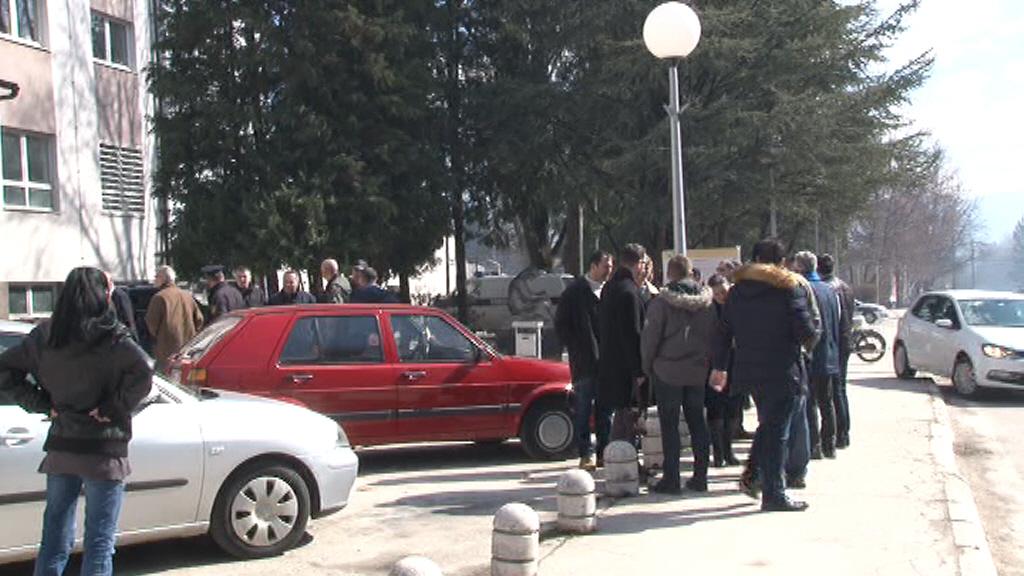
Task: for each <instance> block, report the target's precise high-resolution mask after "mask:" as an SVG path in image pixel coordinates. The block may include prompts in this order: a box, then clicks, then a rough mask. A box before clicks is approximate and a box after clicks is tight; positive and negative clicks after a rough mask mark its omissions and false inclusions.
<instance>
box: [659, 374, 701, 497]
mask: <svg viewBox="0 0 1024 576" xmlns="http://www.w3.org/2000/svg"><path fill="white" fill-rule="evenodd" d="M654 394H655V398H656V399H657V402H658V422H659V423H660V424H661V450H662V452H663V453H664V455H665V463H664V465H663V466H664V468H663V470H664V475H663V477H664V478H665V479H666V480H667V481H668V482H672V481H673V479H674V480H675V481H676V482H678V481H679V453H680V451H681V449H682V447H681V444H680V441H679V412H680V409H682V413H683V418H685V419H686V426H687V427H688V428H689V429H690V442H691V443H692V446H693V477H694V478H697V479H698V480H706V479H707V477H708V459H709V458H710V454H709V452H710V438H709V436H708V424H707V421H705V420H704V387H703V386H670V385H668V384H665V383H663V382H661V381H658V380H655V382H654Z"/></svg>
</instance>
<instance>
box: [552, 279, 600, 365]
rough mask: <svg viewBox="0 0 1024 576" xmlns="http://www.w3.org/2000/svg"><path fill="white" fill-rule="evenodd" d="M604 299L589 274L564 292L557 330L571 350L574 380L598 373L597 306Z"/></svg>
mask: <svg viewBox="0 0 1024 576" xmlns="http://www.w3.org/2000/svg"><path fill="white" fill-rule="evenodd" d="M600 303H601V301H600V300H599V299H598V297H597V295H596V294H594V291H593V290H592V289H591V287H590V281H589V280H587V278H586V277H585V276H580V277H579V278H576V279H575V280H573V282H572V283H571V284H569V286H568V287H566V289H565V290H564V291H563V292H562V296H561V299H560V300H559V302H558V310H556V311H555V331H556V332H558V339H559V340H561V341H562V343H563V344H565V346H566V348H568V349H569V369H570V370H571V371H572V379H573V381H576V380H579V379H581V378H593V377H594V376H597V359H598V358H599V357H600V356H599V354H600V350H599V348H598V342H599V337H598V333H597V332H598V329H597V326H598V320H597V309H598V306H599V305H600Z"/></svg>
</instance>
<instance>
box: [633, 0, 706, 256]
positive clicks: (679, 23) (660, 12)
mask: <svg viewBox="0 0 1024 576" xmlns="http://www.w3.org/2000/svg"><path fill="white" fill-rule="evenodd" d="M699 40H700V20H699V19H698V18H697V14H696V13H694V11H693V10H692V9H691V8H690V7H689V6H687V5H686V4H683V3H682V2H665V3H664V4H661V5H659V6H658V7H656V8H655V9H654V10H651V12H650V14H648V15H647V19H646V20H645V21H644V44H645V45H646V46H647V49H648V50H649V51H650V52H651V54H654V55H655V56H657V57H658V58H661V59H663V60H670V62H671V66H670V67H669V70H668V92H669V97H668V106H666V107H665V111H666V112H668V120H669V130H670V133H671V136H672V158H671V164H672V246H673V248H674V249H675V251H676V252H677V253H679V254H684V255H685V254H686V206H685V200H684V197H683V141H682V134H681V129H680V127H679V116H680V114H681V113H682V110H680V108H679V60H681V59H683V58H685V57H686V56H688V55H689V54H690V52H693V49H694V48H696V47H697V42H698V41H699Z"/></svg>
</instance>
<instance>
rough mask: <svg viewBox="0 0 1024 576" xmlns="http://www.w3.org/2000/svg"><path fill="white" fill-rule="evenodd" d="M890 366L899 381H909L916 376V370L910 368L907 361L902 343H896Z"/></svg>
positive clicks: (905, 349)
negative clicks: (891, 365)
mask: <svg viewBox="0 0 1024 576" xmlns="http://www.w3.org/2000/svg"><path fill="white" fill-rule="evenodd" d="M892 364H893V368H894V369H895V371H896V377H897V378H899V379H900V380H910V379H911V378H913V377H914V375H915V374H917V370H914V369H913V368H911V367H910V360H908V359H907V347H906V346H904V345H903V343H902V342H897V343H896V347H895V348H894V349H893V351H892Z"/></svg>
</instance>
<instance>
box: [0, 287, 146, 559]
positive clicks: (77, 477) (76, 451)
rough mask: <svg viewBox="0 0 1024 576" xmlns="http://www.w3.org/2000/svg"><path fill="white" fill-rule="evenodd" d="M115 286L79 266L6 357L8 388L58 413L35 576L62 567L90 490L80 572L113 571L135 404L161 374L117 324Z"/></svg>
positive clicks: (1, 376) (27, 402) (37, 407)
mask: <svg viewBox="0 0 1024 576" xmlns="http://www.w3.org/2000/svg"><path fill="white" fill-rule="evenodd" d="M112 288H113V286H112V285H111V282H110V279H109V277H108V276H107V275H106V273H104V272H103V271H102V270H97V269H96V268H88V267H82V268H75V269H74V270H72V271H71V273H69V274H68V277H67V279H66V280H65V281H64V286H63V288H62V289H61V292H60V296H59V297H58V298H57V306H56V309H55V310H54V312H53V316H52V317H51V319H50V320H49V321H46V322H43V323H42V324H40V325H39V326H37V327H36V328H35V329H34V330H32V332H31V333H30V334H29V335H28V336H27V337H26V338H25V339H24V340H23V341H22V342H21V343H20V344H19V345H17V346H14V347H13V348H10V349H8V350H7V351H6V352H4V353H3V354H0V393H2V394H6V395H7V396H8V397H9V398H11V399H12V400H13V401H14V402H16V403H17V404H19V405H20V406H21V407H22V408H24V409H25V410H27V411H29V412H37V413H43V414H49V415H50V417H51V418H52V421H51V423H50V431H49V433H48V434H47V437H46V442H45V444H44V445H43V450H44V451H45V452H46V455H45V456H44V457H43V460H42V463H41V464H40V465H39V472H41V473H44V474H46V512H45V513H44V517H43V534H42V542H41V544H40V547H39V556H38V558H37V559H36V565H35V574H36V576H41V575H46V576H50V575H59V574H61V573H62V572H63V571H64V567H65V566H66V565H67V562H68V557H69V556H70V554H71V550H72V547H73V545H74V538H75V505H76V504H77V502H78V495H79V494H80V493H81V492H82V491H83V488H84V492H85V541H84V543H83V556H82V574H89V575H106V574H112V573H113V554H114V535H115V532H116V529H117V519H118V515H119V514H120V511H121V501H122V497H123V494H124V479H125V477H126V476H128V474H129V473H130V471H131V470H130V467H129V465H128V441H129V440H130V439H131V436H132V425H131V418H132V410H133V409H134V408H135V407H136V406H137V405H138V404H139V402H140V401H142V399H144V398H145V397H146V395H148V394H149V391H150V388H151V386H152V376H153V372H152V369H151V368H150V362H149V359H148V357H147V356H146V354H145V352H143V351H142V349H141V348H139V346H138V345H137V344H136V343H135V341H134V340H133V339H132V338H131V337H130V336H129V333H128V330H127V329H126V328H125V326H124V325H123V324H121V323H120V322H118V321H117V316H116V314H115V312H114V310H113V308H112V307H111V305H110V293H111V290H112ZM29 375H31V376H32V379H30V378H28V376H29Z"/></svg>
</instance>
